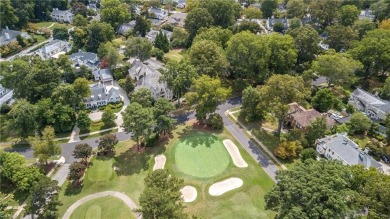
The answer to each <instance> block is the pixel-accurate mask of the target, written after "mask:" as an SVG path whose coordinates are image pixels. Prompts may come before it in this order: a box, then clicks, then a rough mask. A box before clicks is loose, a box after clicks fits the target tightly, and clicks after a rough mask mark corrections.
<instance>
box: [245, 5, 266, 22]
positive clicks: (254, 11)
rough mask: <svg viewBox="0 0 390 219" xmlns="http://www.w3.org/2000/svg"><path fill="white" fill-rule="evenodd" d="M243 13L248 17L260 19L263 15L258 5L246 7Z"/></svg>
mask: <svg viewBox="0 0 390 219" xmlns="http://www.w3.org/2000/svg"><path fill="white" fill-rule="evenodd" d="M241 13H242V15H244V16H245V18H246V19H260V18H261V16H262V14H261V11H260V9H258V8H256V7H247V8H244V9H243V10H242V12H241Z"/></svg>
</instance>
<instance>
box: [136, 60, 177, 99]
mask: <svg viewBox="0 0 390 219" xmlns="http://www.w3.org/2000/svg"><path fill="white" fill-rule="evenodd" d="M129 75H130V77H131V78H132V79H134V80H135V81H136V85H135V90H138V89H140V88H147V89H149V90H150V91H151V93H152V96H153V98H154V99H157V98H159V97H165V98H167V99H172V98H173V94H172V92H171V90H169V89H168V87H167V84H166V83H165V82H160V77H161V73H160V72H159V71H158V70H157V69H154V68H153V67H151V66H149V65H148V64H145V63H142V62H141V61H139V60H137V59H136V60H134V62H133V63H132V66H131V68H130V69H129Z"/></svg>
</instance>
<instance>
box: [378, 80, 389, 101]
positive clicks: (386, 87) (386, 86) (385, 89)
mask: <svg viewBox="0 0 390 219" xmlns="http://www.w3.org/2000/svg"><path fill="white" fill-rule="evenodd" d="M380 95H381V97H382V98H383V99H385V100H390V77H387V78H386V81H385V84H384V85H383V88H382V89H381V90H380Z"/></svg>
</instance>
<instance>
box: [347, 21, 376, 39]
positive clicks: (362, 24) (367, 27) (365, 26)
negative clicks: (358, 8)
mask: <svg viewBox="0 0 390 219" xmlns="http://www.w3.org/2000/svg"><path fill="white" fill-rule="evenodd" d="M352 29H353V30H354V31H356V32H357V33H358V35H359V40H361V39H363V37H364V35H366V33H367V32H368V31H371V30H374V29H376V25H375V23H374V22H373V21H371V20H370V19H362V20H357V21H355V23H354V24H353V26H352Z"/></svg>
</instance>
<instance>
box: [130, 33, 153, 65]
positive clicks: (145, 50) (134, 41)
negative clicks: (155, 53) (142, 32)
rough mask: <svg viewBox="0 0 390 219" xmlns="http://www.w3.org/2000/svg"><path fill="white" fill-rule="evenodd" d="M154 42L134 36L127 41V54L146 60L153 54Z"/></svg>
mask: <svg viewBox="0 0 390 219" xmlns="http://www.w3.org/2000/svg"><path fill="white" fill-rule="evenodd" d="M152 48H153V45H152V43H151V42H150V41H149V40H147V39H146V38H142V37H132V38H130V39H128V41H127V43H126V50H125V55H126V56H127V57H136V58H138V59H139V60H141V61H145V60H147V59H149V58H150V56H151V55H152Z"/></svg>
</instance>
